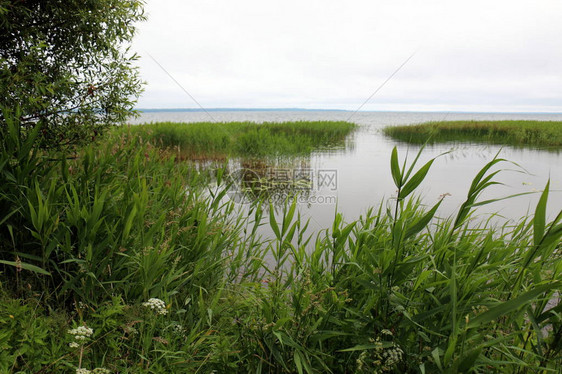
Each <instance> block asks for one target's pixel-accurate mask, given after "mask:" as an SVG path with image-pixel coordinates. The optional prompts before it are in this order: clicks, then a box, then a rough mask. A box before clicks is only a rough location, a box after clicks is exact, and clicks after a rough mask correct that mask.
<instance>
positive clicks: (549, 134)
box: [384, 121, 562, 150]
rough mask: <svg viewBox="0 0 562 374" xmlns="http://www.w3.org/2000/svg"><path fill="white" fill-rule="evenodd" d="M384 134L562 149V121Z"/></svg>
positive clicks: (395, 129)
mask: <svg viewBox="0 0 562 374" xmlns="http://www.w3.org/2000/svg"><path fill="white" fill-rule="evenodd" d="M384 133H385V134H386V135H388V136H391V137H392V138H394V139H397V140H401V141H404V142H409V143H417V144H424V143H426V142H429V143H444V142H455V141H462V142H487V143H494V144H502V145H503V144H507V145H513V146H526V147H537V148H542V149H552V150H557V149H560V147H562V122H555V121H443V122H426V123H422V124H419V125H409V126H389V127H386V128H385V129H384Z"/></svg>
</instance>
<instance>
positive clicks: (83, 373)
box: [76, 368, 92, 374]
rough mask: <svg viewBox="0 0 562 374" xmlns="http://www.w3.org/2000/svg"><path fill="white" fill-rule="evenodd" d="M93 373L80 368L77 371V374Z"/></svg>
mask: <svg viewBox="0 0 562 374" xmlns="http://www.w3.org/2000/svg"><path fill="white" fill-rule="evenodd" d="M91 373H92V372H91V371H90V370H88V369H84V368H80V369H76V374H91Z"/></svg>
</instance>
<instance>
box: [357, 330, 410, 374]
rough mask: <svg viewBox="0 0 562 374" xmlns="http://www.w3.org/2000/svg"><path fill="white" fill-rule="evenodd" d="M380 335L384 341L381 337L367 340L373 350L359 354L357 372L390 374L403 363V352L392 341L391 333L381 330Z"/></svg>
mask: <svg viewBox="0 0 562 374" xmlns="http://www.w3.org/2000/svg"><path fill="white" fill-rule="evenodd" d="M381 335H382V336H384V337H385V339H384V340H382V339H381V336H377V338H376V339H372V338H371V339H369V341H370V342H371V343H372V344H373V348H372V349H370V350H365V351H363V352H361V354H360V355H359V357H358V359H357V372H369V373H387V372H392V371H393V370H395V369H396V366H397V365H398V364H400V363H401V362H402V361H403V358H404V351H403V350H402V349H401V348H400V347H399V346H398V345H397V344H396V343H395V342H393V341H392V337H393V335H394V334H393V333H392V331H390V330H388V329H383V330H381Z"/></svg>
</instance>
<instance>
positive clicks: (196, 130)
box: [118, 121, 356, 158]
mask: <svg viewBox="0 0 562 374" xmlns="http://www.w3.org/2000/svg"><path fill="white" fill-rule="evenodd" d="M355 128H356V125H354V124H352V123H349V122H333V121H316V122H283V123H263V124H257V123H252V122H228V123H212V122H200V123H174V122H159V123H151V124H145V125H135V126H128V127H125V128H120V129H118V132H119V133H122V132H128V133H131V134H133V135H140V136H142V137H143V139H145V140H149V141H151V142H153V143H155V144H158V145H162V146H164V147H169V148H173V149H175V150H176V151H179V155H180V156H181V157H182V158H225V157H229V156H234V157H236V156H242V157H263V156H279V155H289V156H290V155H306V154H309V153H310V152H312V151H314V150H317V149H319V148H342V147H345V145H346V143H345V139H346V137H347V136H348V135H349V134H350V133H351V132H352V131H353V130H354V129H355Z"/></svg>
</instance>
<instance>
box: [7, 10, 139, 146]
mask: <svg viewBox="0 0 562 374" xmlns="http://www.w3.org/2000/svg"><path fill="white" fill-rule="evenodd" d="M142 6H143V1H140V0H47V1H46V0H12V1H9V0H0V108H1V109H2V111H0V130H1V132H2V133H3V134H5V132H4V131H5V130H6V128H7V122H8V118H7V117H8V116H11V117H14V113H17V114H16V115H15V117H16V118H15V119H16V120H17V122H18V124H19V128H20V130H21V134H22V136H24V137H25V134H26V133H31V130H36V131H34V132H37V138H36V141H35V143H34V146H36V147H41V148H58V149H60V148H65V147H68V146H73V145H76V144H80V143H84V142H87V141H89V140H91V139H92V137H95V136H96V135H97V134H99V133H100V132H102V131H103V130H104V129H105V128H107V127H108V126H110V125H112V124H115V123H120V122H123V121H124V120H125V119H126V118H127V117H128V116H129V115H130V113H131V110H132V108H133V105H134V103H135V100H136V98H137V97H138V95H139V94H140V92H141V90H142V83H141V81H140V79H139V75H138V70H137V68H136V67H135V66H134V65H133V62H134V61H135V60H136V59H137V56H136V55H135V54H133V53H131V52H130V51H129V49H128V44H129V43H130V41H131V40H132V38H133V35H134V34H135V24H136V23H137V22H139V21H142V20H144V14H143V7H142ZM12 119H14V118H12ZM12 119H11V120H12Z"/></svg>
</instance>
